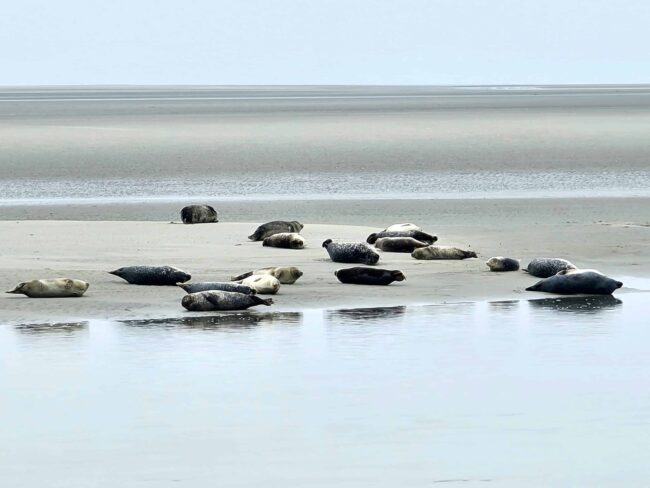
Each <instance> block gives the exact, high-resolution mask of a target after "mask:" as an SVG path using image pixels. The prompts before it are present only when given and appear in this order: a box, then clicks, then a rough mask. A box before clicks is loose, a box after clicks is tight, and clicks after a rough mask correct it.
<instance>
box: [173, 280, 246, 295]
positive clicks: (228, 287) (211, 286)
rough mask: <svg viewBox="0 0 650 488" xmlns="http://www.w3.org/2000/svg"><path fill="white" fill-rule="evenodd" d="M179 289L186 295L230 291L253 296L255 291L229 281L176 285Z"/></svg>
mask: <svg viewBox="0 0 650 488" xmlns="http://www.w3.org/2000/svg"><path fill="white" fill-rule="evenodd" d="M177 284H178V286H179V287H180V288H182V289H183V290H185V291H186V292H187V293H198V292H201V291H210V290H218V291H232V292H235V293H243V294H244V295H254V294H255V289H253V288H251V287H250V286H246V285H240V284H239V283H231V282H229V281H226V282H221V281H197V282H194V283H177Z"/></svg>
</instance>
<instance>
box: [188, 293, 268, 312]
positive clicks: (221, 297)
mask: <svg viewBox="0 0 650 488" xmlns="http://www.w3.org/2000/svg"><path fill="white" fill-rule="evenodd" d="M272 303H273V300H272V299H271V298H267V299H266V300H265V299H263V298H260V297H258V296H256V295H245V294H243V293H234V292H231V291H217V290H210V291H202V292H199V293H190V294H189V295H185V296H184V297H183V298H182V300H181V305H183V307H185V308H186V309H188V310H189V311H191V312H208V311H212V310H245V309H247V308H249V307H254V306H255V305H266V306H269V305H271V304H272Z"/></svg>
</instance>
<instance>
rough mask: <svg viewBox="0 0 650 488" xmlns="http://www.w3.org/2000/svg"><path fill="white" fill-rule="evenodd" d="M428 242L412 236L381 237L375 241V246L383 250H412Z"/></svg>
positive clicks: (425, 245)
mask: <svg viewBox="0 0 650 488" xmlns="http://www.w3.org/2000/svg"><path fill="white" fill-rule="evenodd" d="M428 245H429V244H427V243H426V242H420V241H417V240H415V239H413V238H412V237H382V238H380V239H377V240H376V241H375V247H376V248H377V249H381V250H382V251H385V252H413V251H414V250H415V249H419V248H420V247H427V246H428Z"/></svg>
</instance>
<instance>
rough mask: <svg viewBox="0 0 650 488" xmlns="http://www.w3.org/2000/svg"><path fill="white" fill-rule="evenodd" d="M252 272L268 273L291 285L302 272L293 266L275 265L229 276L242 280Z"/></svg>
mask: <svg viewBox="0 0 650 488" xmlns="http://www.w3.org/2000/svg"><path fill="white" fill-rule="evenodd" d="M254 274H256V275H264V274H268V275H271V276H275V277H276V278H277V279H278V281H279V282H280V283H281V284H283V285H293V284H294V283H295V282H296V281H298V278H300V277H301V276H302V274H303V273H302V271H300V270H299V269H298V268H296V267H295V266H275V267H271V268H261V269H256V270H254V271H248V272H247V273H243V274H240V275H239V276H233V277H232V278H231V281H239V280H243V279H244V278H248V277H249V276H252V275H254Z"/></svg>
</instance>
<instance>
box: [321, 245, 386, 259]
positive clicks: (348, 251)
mask: <svg viewBox="0 0 650 488" xmlns="http://www.w3.org/2000/svg"><path fill="white" fill-rule="evenodd" d="M323 247H324V248H325V249H326V250H327V254H329V256H330V259H331V260H332V261H334V262H335V263H362V264H377V261H379V254H377V253H376V252H375V251H373V250H372V249H371V248H370V246H369V245H368V244H366V243H365V242H332V239H327V240H326V241H325V242H323Z"/></svg>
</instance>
